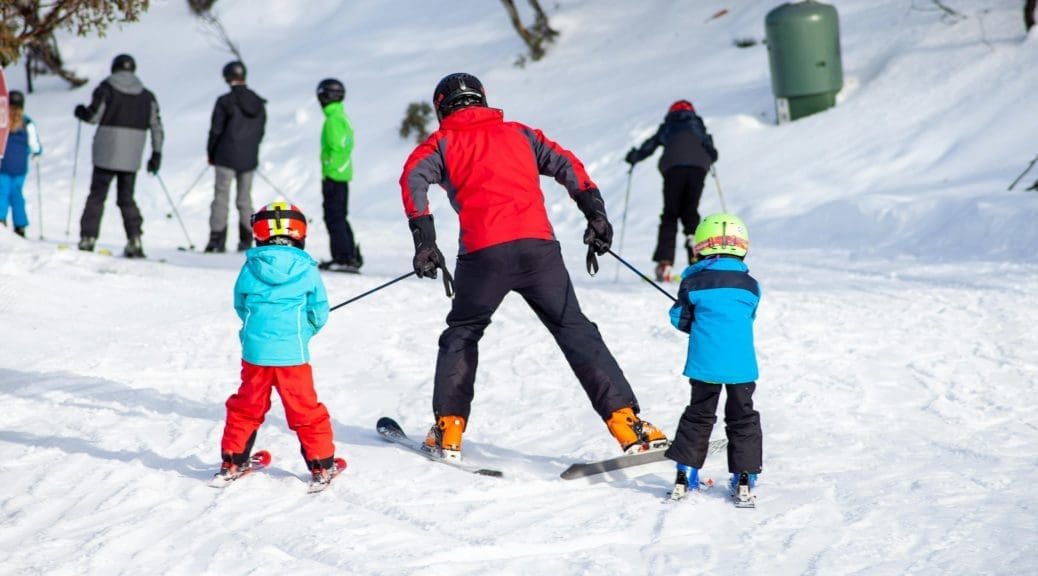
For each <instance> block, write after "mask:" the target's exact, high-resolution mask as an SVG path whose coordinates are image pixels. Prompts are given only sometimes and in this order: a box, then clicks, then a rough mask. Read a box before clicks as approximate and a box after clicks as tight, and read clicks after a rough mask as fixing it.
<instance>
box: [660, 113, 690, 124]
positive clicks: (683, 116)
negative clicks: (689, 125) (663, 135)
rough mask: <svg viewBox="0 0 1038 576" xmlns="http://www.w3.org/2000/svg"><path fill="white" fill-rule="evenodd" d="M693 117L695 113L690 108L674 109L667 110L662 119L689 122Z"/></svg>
mask: <svg viewBox="0 0 1038 576" xmlns="http://www.w3.org/2000/svg"><path fill="white" fill-rule="evenodd" d="M695 117H696V113H695V112H693V111H692V110H675V111H673V112H668V113H667V115H666V116H665V117H664V118H663V121H664V122H674V123H678V122H689V121H691V120H692V119H693V118H695Z"/></svg>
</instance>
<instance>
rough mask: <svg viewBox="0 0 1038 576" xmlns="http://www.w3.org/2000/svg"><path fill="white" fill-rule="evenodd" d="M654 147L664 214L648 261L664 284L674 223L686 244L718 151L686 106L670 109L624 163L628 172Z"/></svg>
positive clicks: (681, 103) (671, 261)
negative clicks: (651, 262) (657, 155)
mask: <svg viewBox="0 0 1038 576" xmlns="http://www.w3.org/2000/svg"><path fill="white" fill-rule="evenodd" d="M658 146H663V154H662V155H661V156H660V160H659V170H660V173H661V174H663V213H662V214H660V227H659V233H658V235H657V238H656V251H655V252H653V254H652V259H653V261H654V262H656V279H657V280H659V281H665V280H668V279H669V277H670V269H671V266H673V265H674V242H675V237H676V236H677V231H678V220H681V225H682V227H683V228H684V232H685V236H686V237H687V238H691V236H692V233H693V232H695V230H696V226H698V225H699V198H700V196H702V194H703V182H704V181H705V180H706V173H707V171H709V170H710V167H711V166H712V165H713V163H714V162H717V149H716V148H714V139H713V137H711V136H710V134H709V133H708V132H707V131H706V126H705V125H704V124H703V119H702V118H700V117H699V115H698V114H696V110H695V108H694V107H693V106H692V103H691V102H689V101H688V100H678V101H677V102H675V103H674V104H672V105H671V106H670V109H669V110H668V111H667V115H666V116H665V117H664V119H663V123H662V124H660V127H659V128H658V129H657V130H656V133H655V134H653V135H652V137H651V138H649V139H648V140H646V141H645V142H642V144H641V145H640V146H638V147H637V148H631V149H630V151H628V152H627V156H626V158H625V159H626V160H627V163H628V164H630V165H631V167H632V168H633V167H634V165H635V164H637V163H638V162H640V161H642V160H644V159H645V158H648V157H649V156H651V155H652V153H653V152H655V151H656V148H657V147H658ZM685 248H686V251H687V255H688V263H689V264H691V263H692V260H693V254H692V247H691V245H690V243H689V242H688V241H687V240H686V242H685Z"/></svg>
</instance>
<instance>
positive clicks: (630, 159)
mask: <svg viewBox="0 0 1038 576" xmlns="http://www.w3.org/2000/svg"><path fill="white" fill-rule="evenodd" d="M624 161H625V162H627V163H628V164H630V165H631V166H634V165H635V164H637V163H638V149H637V148H631V149H630V150H628V151H627V156H624Z"/></svg>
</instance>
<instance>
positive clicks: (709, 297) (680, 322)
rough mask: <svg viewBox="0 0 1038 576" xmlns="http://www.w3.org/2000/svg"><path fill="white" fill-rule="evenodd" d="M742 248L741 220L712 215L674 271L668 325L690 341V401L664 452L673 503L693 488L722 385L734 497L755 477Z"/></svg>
mask: <svg viewBox="0 0 1038 576" xmlns="http://www.w3.org/2000/svg"><path fill="white" fill-rule="evenodd" d="M749 246H750V237H749V233H748V232H747V230H746V225H745V224H744V223H743V221H742V220H740V219H739V218H738V217H737V216H734V215H732V214H711V215H710V216H707V217H706V218H704V219H703V221H702V222H700V224H699V226H698V227H697V228H696V232H695V243H694V245H693V249H694V250H695V253H696V256H697V257H698V261H697V262H696V263H695V264H693V265H691V266H689V267H688V268H686V269H685V270H684V272H682V273H681V286H680V288H679V290H678V299H677V301H676V302H675V304H674V305H673V306H672V307H671V309H670V321H671V324H673V325H674V327H676V328H677V329H678V330H681V331H682V332H686V333H688V335H689V339H688V356H687V358H686V361H685V370H684V375H685V376H687V377H688V378H689V383H690V384H691V385H692V399H691V401H690V402H689V404H688V406H687V407H686V408H685V411H684V413H683V414H682V415H681V420H680V422H679V423H678V431H677V433H676V434H675V435H674V439H673V442H672V443H671V445H670V447H669V448H667V452H666V456H667V458H669V459H671V460H674V461H676V462H677V470H678V472H677V479H676V480H675V489H674V492H672V497H676V498H679V497H681V496H683V495H684V494H685V493H686V492H687V490H689V489H692V490H695V489H697V488H698V487H699V469H700V468H702V467H703V462H704V461H705V460H706V455H707V450H708V445H709V442H710V433H711V431H712V430H713V427H714V423H715V422H717V415H716V412H717V404H718V400H719V399H720V397H721V389H722V387H723V388H724V390H725V392H726V394H727V399H726V401H725V407H724V419H725V432H726V433H727V436H728V470H729V472H731V474H732V477H731V480H730V485H731V487H732V490H733V492H734V491H736V490H738V486H739V484H743V485H744V486H745V487H746V491H747V496H748V495H749V494H748V491H749V490H752V489H753V488H754V487H755V486H756V483H757V474H759V473H760V471H761V460H762V452H763V448H762V444H763V434H762V432H761V425H760V413H758V412H757V411H756V410H755V409H754V408H753V392H754V390H756V388H757V384H756V380H757V376H758V371H757V355H756V350H755V348H754V344H753V322H754V320H755V319H756V317H757V304H758V303H759V301H760V284H758V282H757V280H755V279H754V278H753V277H752V276H750V274H749V269H748V268H747V267H746V264H745V263H744V262H743V258H744V257H745V256H746V252H747V250H748V249H749Z"/></svg>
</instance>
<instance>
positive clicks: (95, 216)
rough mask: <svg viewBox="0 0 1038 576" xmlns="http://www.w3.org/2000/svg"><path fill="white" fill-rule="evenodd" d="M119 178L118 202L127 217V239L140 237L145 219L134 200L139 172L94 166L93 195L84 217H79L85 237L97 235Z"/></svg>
mask: <svg viewBox="0 0 1038 576" xmlns="http://www.w3.org/2000/svg"><path fill="white" fill-rule="evenodd" d="M113 179H115V180H116V185H115V190H116V192H115V204H116V206H118V207H119V211H120V212H122V216H123V229H124V230H126V238H127V239H129V238H139V237H140V235H141V224H142V223H143V222H144V219H143V218H142V217H141V211H140V209H139V208H137V202H135V201H134V199H133V190H134V186H135V185H136V182H137V173H136V172H116V171H114V170H108V169H106V168H98V167H97V166H94V174H93V176H92V177H91V179H90V195H89V196H87V199H86V206H84V207H83V216H82V217H80V219H79V236H80V237H81V238H86V237H90V238H97V236H98V232H100V231H101V217H102V216H103V215H104V212H105V199H106V198H108V188H109V187H110V186H111V185H112V180H113Z"/></svg>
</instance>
